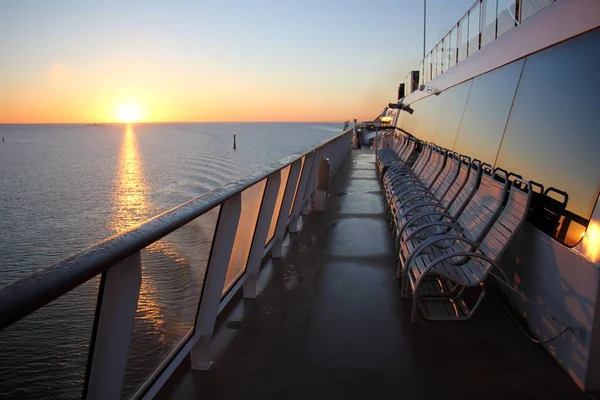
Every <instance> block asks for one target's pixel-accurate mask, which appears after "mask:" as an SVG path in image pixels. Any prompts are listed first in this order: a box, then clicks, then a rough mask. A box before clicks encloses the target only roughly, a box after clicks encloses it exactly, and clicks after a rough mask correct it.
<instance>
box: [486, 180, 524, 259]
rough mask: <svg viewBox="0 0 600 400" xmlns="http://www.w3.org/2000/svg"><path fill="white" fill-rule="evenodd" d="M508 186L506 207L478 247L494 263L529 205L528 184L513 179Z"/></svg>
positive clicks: (518, 226)
mask: <svg viewBox="0 0 600 400" xmlns="http://www.w3.org/2000/svg"><path fill="white" fill-rule="evenodd" d="M510 186H511V187H510V193H509V195H508V201H507V202H506V205H505V206H504V208H503V209H502V212H501V213H500V215H499V216H498V218H497V219H496V221H495V222H494V224H493V225H492V226H491V228H490V230H489V232H488V233H487V234H486V235H485V237H484V239H483V241H482V242H481V245H480V246H479V251H480V252H481V253H482V254H484V255H485V256H487V257H489V258H490V259H492V260H494V261H497V260H500V257H502V254H503V253H504V250H506V248H507V247H508V244H509V243H510V241H511V240H512V238H513V236H514V235H515V232H516V231H517V230H518V229H519V228H520V227H521V225H522V224H523V221H525V217H526V216H527V211H528V209H529V205H530V203H531V197H532V188H531V183H530V182H526V181H524V180H521V179H515V180H513V181H512V182H511V185H510Z"/></svg>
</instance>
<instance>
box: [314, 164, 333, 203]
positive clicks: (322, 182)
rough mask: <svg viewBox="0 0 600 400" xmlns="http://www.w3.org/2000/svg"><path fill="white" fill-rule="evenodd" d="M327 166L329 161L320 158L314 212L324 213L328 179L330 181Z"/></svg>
mask: <svg viewBox="0 0 600 400" xmlns="http://www.w3.org/2000/svg"><path fill="white" fill-rule="evenodd" d="M329 166H330V161H329V159H328V158H321V161H320V163H319V172H318V179H317V188H316V189H315V211H319V212H322V211H325V202H326V201H327V193H328V192H329V179H331V175H330V174H329V172H330V171H329V170H330V167H329Z"/></svg>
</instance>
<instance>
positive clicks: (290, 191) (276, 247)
mask: <svg viewBox="0 0 600 400" xmlns="http://www.w3.org/2000/svg"><path fill="white" fill-rule="evenodd" d="M301 167H302V160H301V159H299V160H296V161H295V162H294V163H293V164H292V168H291V169H290V174H289V175H288V181H287V185H286V187H285V193H284V194H283V199H282V201H281V208H280V209H279V215H278V216H277V225H275V235H274V236H273V240H275V243H273V247H271V257H273V258H281V257H283V253H282V251H281V250H282V249H281V244H282V242H283V236H284V235H285V226H286V224H287V222H288V217H289V210H290V207H291V206H292V201H293V200H294V192H295V191H296V186H297V183H298V179H299V178H300V168H301Z"/></svg>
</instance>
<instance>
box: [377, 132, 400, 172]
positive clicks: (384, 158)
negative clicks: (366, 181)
mask: <svg viewBox="0 0 600 400" xmlns="http://www.w3.org/2000/svg"><path fill="white" fill-rule="evenodd" d="M407 146H408V138H407V137H406V135H403V136H402V137H401V138H400V139H399V140H398V141H397V142H396V144H395V145H394V146H393V147H384V148H382V149H379V150H378V151H377V152H376V153H375V164H376V165H377V170H378V171H379V170H380V166H381V164H382V163H387V162H389V161H395V160H398V159H399V154H401V153H402V152H403V151H404V150H405V149H406V147H407Z"/></svg>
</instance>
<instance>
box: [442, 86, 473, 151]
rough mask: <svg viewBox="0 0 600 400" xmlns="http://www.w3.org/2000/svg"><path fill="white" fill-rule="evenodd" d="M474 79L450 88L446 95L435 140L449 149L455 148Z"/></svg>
mask: <svg viewBox="0 0 600 400" xmlns="http://www.w3.org/2000/svg"><path fill="white" fill-rule="evenodd" d="M472 82H473V81H472V80H470V81H467V82H464V83H462V84H460V85H458V86H454V87H453V88H450V89H448V91H447V92H446V95H445V96H444V105H443V107H442V112H441V114H440V119H439V121H438V124H437V127H436V130H435V135H434V136H433V141H434V142H435V143H436V144H438V145H440V146H442V147H445V148H447V149H452V148H454V142H455V141H456V134H457V133H458V128H459V126H460V121H461V120H462V117H463V113H464V110H465V104H466V103H467V97H468V96H469V90H470V89H471V83H472Z"/></svg>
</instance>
